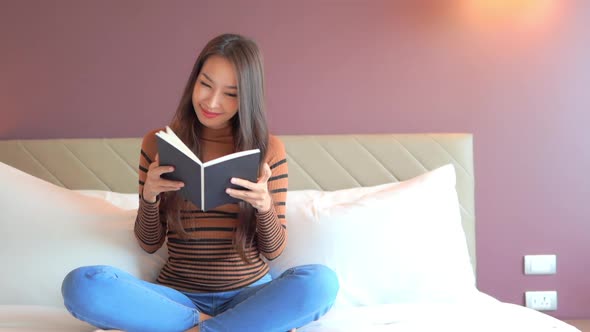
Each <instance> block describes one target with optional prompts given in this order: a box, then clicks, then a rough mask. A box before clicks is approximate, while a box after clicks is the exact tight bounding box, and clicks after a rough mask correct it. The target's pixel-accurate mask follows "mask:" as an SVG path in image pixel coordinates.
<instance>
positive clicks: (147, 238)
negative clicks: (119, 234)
mask: <svg viewBox="0 0 590 332" xmlns="http://www.w3.org/2000/svg"><path fill="white" fill-rule="evenodd" d="M157 131H159V129H158V130H155V131H152V132H150V133H148V134H147V135H146V136H145V137H144V138H143V141H142V143H141V154H140V156H139V208H138V210H137V217H136V219H135V226H134V229H133V230H134V233H135V237H136V238H137V240H138V242H139V245H140V246H141V248H143V250H145V251H146V252H148V253H154V252H156V251H157V250H158V249H160V247H162V244H164V240H165V239H166V223H165V220H166V218H165V216H164V215H162V213H161V212H160V209H159V206H160V198H159V197H158V198H157V199H156V202H154V203H150V202H148V201H146V200H144V199H143V185H144V184H145V179H146V178H147V171H148V168H149V166H150V164H151V163H152V162H153V161H154V160H155V156H156V153H157V145H156V136H155V133H156V132H157Z"/></svg>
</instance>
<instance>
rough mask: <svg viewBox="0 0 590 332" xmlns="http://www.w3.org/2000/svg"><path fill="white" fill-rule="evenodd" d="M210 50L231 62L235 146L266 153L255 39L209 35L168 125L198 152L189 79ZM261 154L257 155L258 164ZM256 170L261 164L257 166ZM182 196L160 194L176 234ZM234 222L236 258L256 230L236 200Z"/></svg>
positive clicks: (246, 209)
mask: <svg viewBox="0 0 590 332" xmlns="http://www.w3.org/2000/svg"><path fill="white" fill-rule="evenodd" d="M213 55H217V56H222V57H224V58H225V59H227V60H228V61H229V62H230V63H232V64H233V66H234V69H235V71H236V76H237V81H238V104H239V110H238V112H237V114H236V115H234V117H233V118H232V119H231V124H232V134H233V138H234V149H235V151H243V150H248V149H260V152H261V156H266V151H267V147H268V128H267V123H266V116H265V107H264V70H263V65H262V56H261V54H260V51H259V50H258V46H257V45H256V43H255V42H254V41H253V40H251V39H248V38H245V37H243V36H240V35H235V34H223V35H220V36H217V37H215V38H213V39H212V40H210V41H209V42H208V43H207V45H206V46H205V48H203V50H202V51H201V53H200V54H199V56H198V57H197V61H196V62H195V65H194V66H193V70H192V72H191V74H190V77H189V79H188V82H187V83H186V87H185V88H184V93H183V94H182V97H181V98H180V103H179V105H178V108H177V109H176V113H175V114H174V117H173V119H172V122H171V124H170V127H171V128H172V130H173V131H174V132H175V133H176V134H177V135H178V137H179V138H180V139H182V141H183V142H185V144H187V146H188V147H189V148H190V149H191V150H192V151H193V152H194V153H195V154H196V155H197V156H199V157H200V156H201V154H200V152H201V151H200V146H199V133H200V132H201V130H202V128H203V125H202V124H201V123H200V122H199V119H198V118H197V115H196V114H195V109H194V107H193V103H192V94H193V89H194V87H195V82H196V80H197V77H198V76H199V74H200V72H201V69H202V68H203V64H204V63H205V61H206V60H207V59H208V58H209V57H210V56H213ZM263 162H264V157H262V158H261V161H260V163H261V166H262V164H263ZM261 169H262V168H261ZM181 203H182V199H180V196H179V195H178V193H176V192H167V193H165V195H163V198H162V202H161V205H160V208H161V209H162V210H163V212H165V214H166V216H167V222H168V227H169V228H170V230H171V231H173V232H176V233H177V234H178V235H179V236H180V237H182V238H186V236H187V233H186V232H185V230H184V228H183V227H182V224H181V221H180V205H181ZM239 207H240V211H239V213H238V227H237V229H236V232H235V234H234V240H233V243H234V246H235V248H236V250H237V252H238V254H239V255H240V257H241V258H242V259H243V260H244V261H246V262H250V259H248V258H247V257H246V254H245V252H246V248H247V247H251V246H252V242H253V240H254V235H255V233H256V217H255V213H254V208H253V207H252V206H251V205H250V204H248V203H246V202H240V203H239Z"/></svg>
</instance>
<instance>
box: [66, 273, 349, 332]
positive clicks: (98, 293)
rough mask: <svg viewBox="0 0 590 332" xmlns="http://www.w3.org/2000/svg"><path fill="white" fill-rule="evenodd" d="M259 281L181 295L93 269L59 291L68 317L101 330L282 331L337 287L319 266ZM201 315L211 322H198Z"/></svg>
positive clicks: (320, 308) (324, 303) (317, 309)
mask: <svg viewBox="0 0 590 332" xmlns="http://www.w3.org/2000/svg"><path fill="white" fill-rule="evenodd" d="M264 279H266V277H265V278H263V279H261V280H259V281H257V282H255V283H254V284H252V285H250V286H248V287H244V288H241V289H238V290H233V291H227V292H215V293H185V292H180V291H177V290H175V289H172V288H169V287H165V286H162V285H158V284H154V283H149V282H147V281H143V280H140V279H138V278H136V277H134V276H132V275H131V274H129V273H126V272H124V271H121V270H119V269H117V268H114V267H111V266H100V265H99V266H86V267H81V268H78V269H75V270H73V271H72V272H70V273H69V274H68V275H67V276H66V277H65V279H64V281H63V284H62V289H61V291H62V295H63V297H64V304H65V306H66V308H67V309H68V310H69V311H70V313H71V314H72V315H73V316H74V317H76V318H78V319H80V320H83V321H85V322H88V323H90V324H91V325H94V326H96V327H99V328H102V329H119V330H124V331H128V332H134V331H141V332H152V331H153V332H159V331H163V332H174V331H185V330H188V329H190V328H192V327H194V326H196V325H199V328H200V330H201V331H202V332H214V331H231V332H234V331H255V332H267V331H268V332H271V331H280V332H284V331H288V330H290V329H292V328H297V327H301V326H304V325H305V324H307V323H309V322H311V321H314V320H316V319H318V318H320V317H321V316H323V315H324V314H325V313H326V312H328V310H330V308H331V307H332V305H333V304H334V300H335V299H336V294H337V293H338V288H339V284H338V278H337V277H336V274H335V273H334V272H333V271H332V270H330V269H329V268H327V267H325V266H323V265H303V266H298V267H294V268H291V269H289V270H287V271H285V272H284V273H283V274H281V275H280V276H279V277H278V278H276V279H274V280H272V281H268V282H265V280H264ZM269 279H270V278H269ZM201 312H203V313H205V314H208V315H211V316H214V317H213V318H210V319H208V320H205V321H202V322H201V323H199V316H200V313H201Z"/></svg>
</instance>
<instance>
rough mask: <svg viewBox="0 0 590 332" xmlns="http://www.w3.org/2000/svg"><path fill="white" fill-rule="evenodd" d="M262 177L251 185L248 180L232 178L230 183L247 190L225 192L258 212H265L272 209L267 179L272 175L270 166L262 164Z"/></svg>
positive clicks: (229, 189)
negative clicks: (248, 204)
mask: <svg viewBox="0 0 590 332" xmlns="http://www.w3.org/2000/svg"><path fill="white" fill-rule="evenodd" d="M262 167H263V169H262V176H261V177H260V178H258V182H256V183H253V182H250V181H248V180H244V179H239V178H232V179H231V183H233V184H235V185H238V186H241V187H244V188H246V189H249V190H239V189H231V188H227V189H226V190H225V192H226V193H227V194H228V195H230V196H231V197H234V198H238V199H241V200H243V201H245V202H248V203H250V204H251V205H252V206H253V207H254V208H255V209H256V210H258V212H263V213H264V212H267V211H268V210H270V208H271V207H272V199H271V197H270V193H269V192H268V184H267V183H268V179H270V176H271V175H272V172H271V171H270V166H268V164H267V163H264V165H263V166H262Z"/></svg>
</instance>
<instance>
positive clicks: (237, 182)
mask: <svg viewBox="0 0 590 332" xmlns="http://www.w3.org/2000/svg"><path fill="white" fill-rule="evenodd" d="M230 182H231V183H232V184H235V185H237V186H240V187H244V188H246V189H250V190H253V189H255V188H256V183H252V182H250V181H248V180H244V179H240V178H231V180H230Z"/></svg>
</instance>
